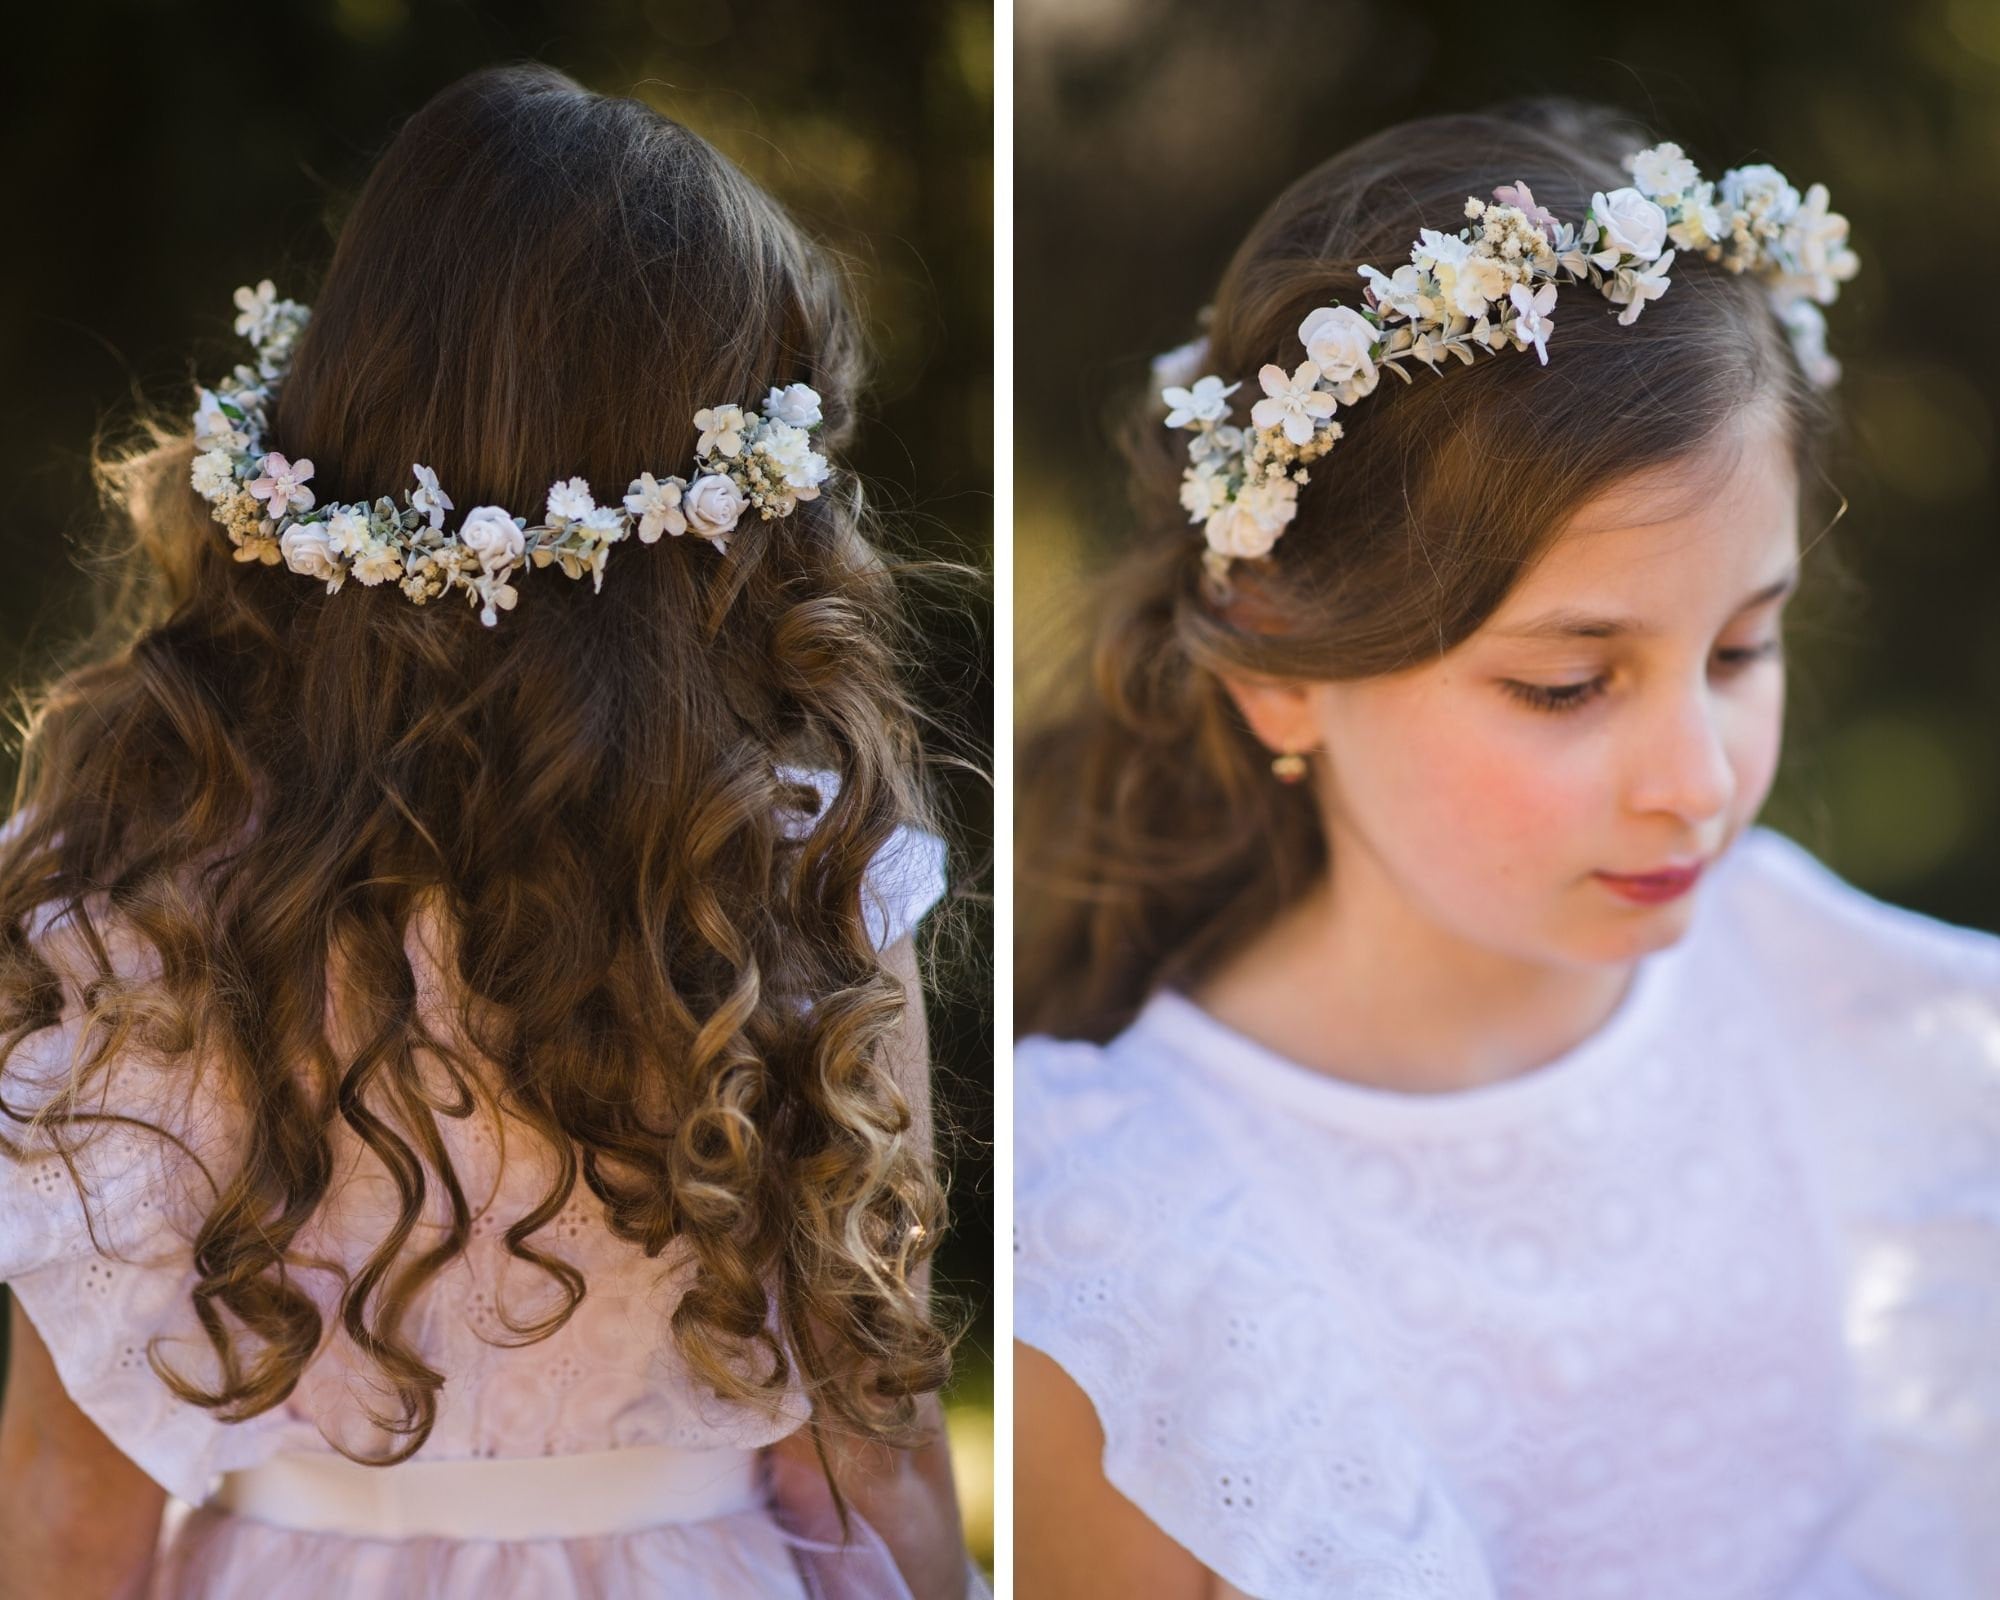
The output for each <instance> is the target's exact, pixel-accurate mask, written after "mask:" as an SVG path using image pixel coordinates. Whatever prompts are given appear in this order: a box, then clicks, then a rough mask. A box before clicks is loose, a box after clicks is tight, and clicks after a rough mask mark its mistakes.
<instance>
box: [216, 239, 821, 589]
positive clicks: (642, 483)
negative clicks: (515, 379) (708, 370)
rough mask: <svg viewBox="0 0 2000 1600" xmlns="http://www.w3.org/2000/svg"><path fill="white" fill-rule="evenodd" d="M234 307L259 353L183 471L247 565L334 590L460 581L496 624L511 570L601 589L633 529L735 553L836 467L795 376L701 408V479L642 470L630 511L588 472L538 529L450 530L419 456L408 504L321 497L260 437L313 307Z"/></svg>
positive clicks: (470, 515) (304, 473) (250, 303)
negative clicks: (739, 530)
mask: <svg viewBox="0 0 2000 1600" xmlns="http://www.w3.org/2000/svg"><path fill="white" fill-rule="evenodd" d="M236 305H237V307H238V310H239V312H240V315H239V316H238V317H237V318H236V331H237V332H238V333H239V334H241V335H243V336H244V337H245V338H247V339H248V340H249V341H250V342H251V344H252V346H254V347H255V349H256V352H257V365H256V367H255V368H254V369H252V368H250V367H248V366H238V367H237V368H236V370H235V372H234V373H233V374H232V375H231V376H229V377H227V378H224V379H223V380H222V381H221V382H220V383H218V384H216V386H215V388H214V389H213V390H212V391H211V390H208V389H200V390H198V391H197V392H198V394H199V396H200V406H199V407H198V409H197V410H196V411H195V414H194V435H195V443H196V444H197V445H199V446H200V447H201V451H202V453H201V454H200V455H198V456H196V457H195V461H194V469H193V472H192V473H191V475H190V478H191V481H192V483H193V484H194V487H195V490H196V492H197V493H199V494H200V495H201V497H202V498H203V499H204V500H206V501H208V502H209V504H210V505H211V506H212V507H213V511H212V513H211V514H212V515H213V516H214V518H215V520H216V521H217V522H219V523H221V524H222V526H223V527H224V528H225V529H226V530H227V531H228V534H229V540H230V543H231V544H233V545H234V546H235V547H236V559H237V560H238V561H261V562H263V563H265V564H266V565H267V566H268V565H275V564H276V563H277V562H278V561H280V560H282V561H283V562H284V563H285V565H286V566H288V567H290V568H291V569H292V571H294V572H298V573H303V574H304V575H306V576H307V577H312V578H323V579H325V580H326V591H327V593H328V594H331V593H333V591H334V590H336V589H338V588H339V587H340V586H341V584H343V583H344V582H346V581H347V577H348V575H349V574H350V573H352V574H353V575H354V577H355V578H356V579H357V580H359V581H360V582H361V583H363V584H366V585H368V586H369V587H371V588H372V587H373V586H374V585H376V584H379V583H384V582H388V581H391V580H393V581H394V582H395V583H396V585H397V587H398V588H400V589H401V590H402V591H403V593H404V594H405V595H407V596H408V597H409V598H410V599H411V600H414V601H415V602H416V603H417V604H418V605H422V604H423V603H424V602H425V601H427V600H430V599H432V598H433V597H435V596H437V595H441V594H443V593H444V592H445V591H446V590H447V589H463V590H464V591H465V592H466V598H467V600H468V601H470V602H471V603H473V604H475V605H477V606H478V607H479V620H480V621H481V622H483V623H485V624H486V626H487V627H489V628H490V627H492V626H493V625H494V623H495V622H497V621H498V620H499V613H500V612H502V611H511V610H512V609H513V608H514V603H515V601H516V600H517V599H518V598H519V597H518V595H517V594H516V593H515V590H514V585H513V581H512V580H513V578H514V575H515V574H516V573H517V572H519V571H520V570H522V568H523V566H524V564H525V563H527V562H533V563H534V565H536V566H538V567H546V566H548V565H550V564H551V563H556V564H559V565H560V566H561V567H562V570H563V572H564V574H565V575H566V576H568V577H571V578H580V577H582V576H583V575H584V573H586V572H588V573H589V574H590V575H591V591H592V593H598V592H601V591H602V589H603V587H604V563H605V561H606V560H607V559H608V558H609V556H610V554H611V547H612V546H613V545H614V544H616V543H618V541H619V540H621V539H623V538H625V537H627V536H628V535H629V534H632V533H634V532H636V533H637V534H638V535H639V539H640V542H641V543H644V544H652V543H654V542H655V541H656V540H658V538H659V537H660V535H661V534H662V533H671V534H674V535H676V536H678V535H680V534H683V533H692V534H694V535H695V536H696V537H698V538H702V539H706V540H708V541H709V542H710V543H711V544H713V545H714V546H715V548H716V549H717V550H718V551H722V550H727V549H728V547H729V536H730V534H732V533H733V532H734V531H735V530H736V525H737V523H738V522H739V521H740V520H741V519H742V517H743V516H744V514H745V513H746V512H748V511H751V510H754V511H755V512H756V513H757V515H758V516H759V517H760V518H762V519H764V520H766V521H768V520H770V519H771V518H772V517H785V516H790V515H791V513H792V511H793V509H794V507H796V506H797V504H798V502H799V501H801V500H813V499H817V498H818V496H819V488H820V485H821V484H822V483H824V482H825V481H826V479H827V476H828V473H829V471H830V470H831V469H830V468H829V467H828V465H827V461H826V458H825V457H824V456H822V455H819V454H818V453H816V452H815V451H814V450H813V449H812V448H811V441H810V438H809V432H810V430H811V429H813V428H815V427H817V426H818V425H819V423H820V420H821V418H820V399H819V396H818V395H817V394H816V393H814V392H813V390H812V389H810V388H809V387H807V386H806V385H805V384H803V383H793V384H787V385H786V386H785V387H783V388H773V389H772V390H771V392H770V393H769V394H767V395H766V396H765V397H764V409H763V411H762V412H761V413H760V412H756V411H749V410H745V409H744V408H743V407H742V406H740V405H721V406H706V407H704V408H703V409H701V410H700V411H697V412H696V413H695V414H694V425H695V426H696V427H697V428H699V429H700V430H701V437H700V438H699V439H698V440H697V441H696V443H695V471H694V473H693V475H692V477H691V478H681V477H676V476H673V475H671V474H670V475H668V476H666V477H659V478H656V477H654V475H653V474H652V473H650V472H642V473H640V474H639V476H638V477H636V478H634V479H633V480H632V482H631V484H630V485H629V486H628V487H627V489H626V491H625V499H624V504H623V506H622V508H621V507H619V506H600V505H598V504H597V503H596V501H595V500H593V499H592V497H591V490H590V485H589V483H588V482H586V481H585V480H584V479H582V478H566V479H563V480H561V481H559V482H557V483H553V484H551V485H550V486H549V494H548V504H547V521H546V522H543V523H538V524H536V525H535V526H533V527H530V526H529V525H528V522H527V519H526V518H525V517H517V516H514V515H513V514H512V513H511V512H509V511H507V510H506V509H505V508H504V507H502V506H474V507H473V508H472V509H471V510H470V511H468V512H466V514H465V516H464V518H463V519H462V520H461V521H460V523H459V525H458V527H457V529H456V530H455V531H453V532H450V533H447V532H445V530H444V514H445V513H446V512H447V511H449V510H451V509H453V502H452V500H451V498H450V496H448V495H447V494H446V493H445V492H444V490H443V489H442V488H440V487H439V485H438V480H437V474H436V473H435V472H434V471H432V470H431V468H429V467H426V466H423V465H421V464H413V465H412V467H411V469H410V470H411V471H412V472H413V473H415V474H416V479H417V484H416V487H415V489H413V490H412V489H405V490H404V491H403V501H404V504H403V506H402V507H401V508H400V509H399V508H398V507H397V505H396V503H395V501H394V500H392V499H390V498H389V497H388V496H387V495H383V496H381V497H380V498H378V499H377V500H376V501H375V502H374V503H373V504H372V505H371V504H369V503H368V502H366V501H359V500H357V501H355V502H353V503H352V504H348V505H340V504H329V505H315V503H314V500H313V492H312V490H310V489H308V488H307V487H306V482H307V480H308V479H310V478H311V477H312V475H313V464H312V462H310V461H307V460H300V461H288V460H287V459H286V458H285V457H284V456H282V455H280V454H279V453H278V452H277V451H275V450H273V451H270V452H269V453H266V452H265V450H264V448H263V443H262V440H263V434H264V429H265V427H266V425H267V423H268V420H269V416H270V407H271V402H272V398H273V397H274V396H275V395H276V393H277V390H278V385H279V384H280V383H281V382H283V380H284V376H285V373H286V371H287V369H288V368H289V367H290V365H291V358H292V351H293V347H294V346H295V345H296V343H297V341H298V336H299V334H300V333H301V332H302V331H303V330H304V328H305V325H306V321H307V319H308V317H309V316H310V315H311V313H310V312H309V311H308V310H307V308H306V307H304V306H302V305H300V304H299V303H298V302H297V301H295V300H280V299H278V298H277V291H276V289H275V288H273V286H272V284H271V280H270V279H269V278H266V279H264V281H263V282H261V283H259V284H258V285H257V287H256V288H255V289H249V288H243V289H238V290H237V291H236Z"/></svg>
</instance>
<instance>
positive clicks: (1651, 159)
mask: <svg viewBox="0 0 2000 1600" xmlns="http://www.w3.org/2000/svg"><path fill="white" fill-rule="evenodd" d="M1621 165H1623V167H1624V168H1625V170H1626V171H1627V172H1629V173H1631V174H1632V181H1633V182H1634V183H1635V184H1637V185H1638V186H1639V192H1640V193H1641V194H1645V195H1662V194H1686V193H1687V191H1688V190H1689V189H1690V188H1692V187H1693V185H1694V181H1695V178H1696V176H1697V174H1696V172H1695V166H1694V163H1693V162H1692V161H1690V160H1688V158H1687V157H1686V156H1684V155H1682V154H1681V147H1680V146H1679V145H1677V144H1672V143H1668V144H1656V145H1654V146H1653V147H1652V148H1651V149H1648V150H1641V151H1638V152H1637V153H1636V154H1633V155H1629V156H1627V157H1625V159H1624V161H1623V162H1622V163H1621Z"/></svg>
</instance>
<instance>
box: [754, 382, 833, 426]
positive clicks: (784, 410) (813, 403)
mask: <svg viewBox="0 0 2000 1600" xmlns="http://www.w3.org/2000/svg"><path fill="white" fill-rule="evenodd" d="M819 408H820V399H819V394H818V393H817V391H815V390H813V389H812V388H810V387H808V386H807V385H806V384H803V383H788V384H786V385H785V387H784V388H782V389H780V388H777V387H775V386H774V387H773V388H772V390H771V392H770V393H769V394H767V395H765V396H764V415H765V416H767V417H770V418H772V419H774V420H775V421H778V422H786V423H790V424H791V425H792V426H793V427H794V428H811V427H814V426H816V425H817V424H818V423H819V421H820V409H819Z"/></svg>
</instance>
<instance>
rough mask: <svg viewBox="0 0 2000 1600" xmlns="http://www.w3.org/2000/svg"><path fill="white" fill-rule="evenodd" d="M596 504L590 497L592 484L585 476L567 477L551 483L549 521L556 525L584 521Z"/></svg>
mask: <svg viewBox="0 0 2000 1600" xmlns="http://www.w3.org/2000/svg"><path fill="white" fill-rule="evenodd" d="M596 504H597V502H596V501H595V500H593V499H591V498H590V484H589V483H588V481H586V480H585V479H583V478H565V479H563V481H562V482H560V483H552V484H550V485H549V506H548V509H549V522H550V524H551V525H553V526H555V527H558V528H560V527H563V526H564V525H566V524H568V523H571V522H580V521H582V520H583V519H584V518H585V517H587V516H589V515H590V513H591V511H592V510H593V509H594V508H595V506H596Z"/></svg>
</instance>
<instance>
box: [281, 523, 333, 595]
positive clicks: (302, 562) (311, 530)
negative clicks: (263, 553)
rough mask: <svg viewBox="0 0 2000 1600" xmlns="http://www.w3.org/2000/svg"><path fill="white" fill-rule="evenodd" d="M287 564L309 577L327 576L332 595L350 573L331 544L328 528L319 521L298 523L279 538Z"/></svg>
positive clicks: (329, 591)
mask: <svg viewBox="0 0 2000 1600" xmlns="http://www.w3.org/2000/svg"><path fill="white" fill-rule="evenodd" d="M278 548H279V549H280V550H281V551H282V552H283V554H284V557H285V565H286V566H288V567H290V568H291V569H292V571H294V572H297V573H302V574H304V575H305V576H306V577H308V578H325V579H326V580H327V585H326V592H327V593H328V594H332V593H333V591H334V590H336V589H338V588H339V587H340V580H341V579H342V578H343V577H345V576H346V572H345V570H344V569H343V568H342V566H341V564H340V563H339V562H338V561H336V560H335V559H334V556H333V552H332V550H330V549H329V548H328V547H327V542H326V528H325V527H324V526H323V525H322V524H320V523H317V522H295V523H293V524H292V525H291V526H290V527H289V528H287V529H286V530H285V531H284V532H283V533H282V534H281V535H280V536H279V538H278Z"/></svg>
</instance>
